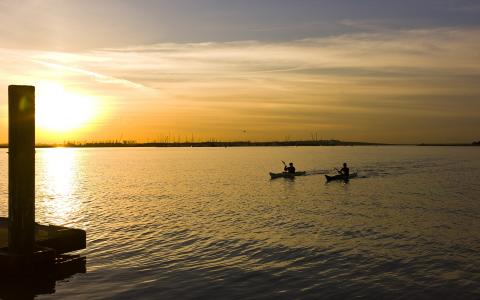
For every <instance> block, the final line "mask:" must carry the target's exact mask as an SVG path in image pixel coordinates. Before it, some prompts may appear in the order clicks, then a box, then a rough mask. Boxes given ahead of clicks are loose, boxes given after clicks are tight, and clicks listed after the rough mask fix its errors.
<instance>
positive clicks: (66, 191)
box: [37, 148, 80, 224]
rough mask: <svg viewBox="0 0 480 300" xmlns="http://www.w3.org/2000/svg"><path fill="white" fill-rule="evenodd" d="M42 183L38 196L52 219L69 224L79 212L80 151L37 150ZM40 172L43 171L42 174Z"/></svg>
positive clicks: (63, 149) (64, 149)
mask: <svg viewBox="0 0 480 300" xmlns="http://www.w3.org/2000/svg"><path fill="white" fill-rule="evenodd" d="M37 151H38V153H37V156H38V165H39V171H38V172H37V174H38V178H37V181H38V182H39V183H40V186H39V188H38V192H37V193H38V195H39V197H40V198H43V200H44V201H41V204H39V205H41V206H43V210H44V212H45V213H46V214H47V216H48V217H49V219H52V220H55V221H56V223H58V224H67V223H68V222H69V221H71V220H72V218H73V215H74V214H75V213H76V212H77V210H78V209H79V205H80V202H79V200H78V199H77V196H76V195H77V193H76V191H77V184H78V178H77V175H78V170H77V164H78V149H69V148H54V149H41V150H37ZM40 170H41V171H40Z"/></svg>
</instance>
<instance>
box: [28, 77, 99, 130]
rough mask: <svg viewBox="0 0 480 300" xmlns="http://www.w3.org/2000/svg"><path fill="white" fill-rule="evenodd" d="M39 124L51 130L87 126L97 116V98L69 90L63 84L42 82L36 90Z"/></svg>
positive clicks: (37, 120)
mask: <svg viewBox="0 0 480 300" xmlns="http://www.w3.org/2000/svg"><path fill="white" fill-rule="evenodd" d="M36 94H37V96H36V104H35V106H36V107H35V110H36V112H35V118H36V123H37V125H38V126H39V127H40V128H42V129H45V130H49V131H58V132H63V131H69V130H74V129H77V128H80V127H83V126H85V124H86V123H87V122H88V121H90V120H92V119H93V118H94V116H95V113H96V111H95V99H94V98H93V97H91V96H86V95H81V94H78V93H73V92H71V91H67V90H65V89H64V88H63V86H61V85H59V84H56V83H52V82H47V83H40V84H38V86H37V91H36Z"/></svg>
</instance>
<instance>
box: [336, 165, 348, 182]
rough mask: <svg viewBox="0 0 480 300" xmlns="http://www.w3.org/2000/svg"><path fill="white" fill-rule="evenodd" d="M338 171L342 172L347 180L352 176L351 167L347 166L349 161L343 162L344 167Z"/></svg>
mask: <svg viewBox="0 0 480 300" xmlns="http://www.w3.org/2000/svg"><path fill="white" fill-rule="evenodd" d="M338 173H340V174H342V175H343V177H344V178H345V180H348V178H349V177H350V169H349V168H348V167H347V163H343V168H341V169H340V171H338Z"/></svg>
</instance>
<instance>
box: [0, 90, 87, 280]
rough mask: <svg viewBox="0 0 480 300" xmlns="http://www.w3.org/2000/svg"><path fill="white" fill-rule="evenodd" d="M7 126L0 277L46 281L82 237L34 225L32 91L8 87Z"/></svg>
mask: <svg viewBox="0 0 480 300" xmlns="http://www.w3.org/2000/svg"><path fill="white" fill-rule="evenodd" d="M8 121H9V127H8V130H9V131H8V133H9V137H8V139H9V144H8V148H9V152H8V218H5V217H0V274H9V275H13V274H20V275H21V276H22V275H31V274H33V273H35V274H41V275H46V276H48V275H51V273H52V272H53V271H54V270H55V269H56V267H55V265H56V264H59V263H64V262H68V261H72V259H69V258H66V259H65V257H66V256H62V255H63V254H65V253H68V252H73V251H78V250H81V249H84V248H85V247H86V232H85V231H84V230H81V229H75V228H67V227H62V226H55V225H41V224H38V223H37V222H35V87H33V86H19V85H11V86H9V87H8ZM80 261H82V260H80ZM83 261H85V259H83ZM83 268H84V264H83ZM52 270H53V271H52Z"/></svg>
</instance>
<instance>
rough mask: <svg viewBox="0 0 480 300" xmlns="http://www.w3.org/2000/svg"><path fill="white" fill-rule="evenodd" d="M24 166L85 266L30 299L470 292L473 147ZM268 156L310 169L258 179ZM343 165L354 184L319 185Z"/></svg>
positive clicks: (137, 155) (104, 153)
mask: <svg viewBox="0 0 480 300" xmlns="http://www.w3.org/2000/svg"><path fill="white" fill-rule="evenodd" d="M0 153H1V154H3V155H1V156H0V196H1V197H2V199H4V200H3V201H2V202H1V204H0V215H4V216H5V215H6V214H7V154H6V149H3V150H2V151H1V152H0ZM36 159H37V164H36V172H37V175H36V176H37V177H36V180H37V183H36V185H37V186H36V193H37V198H36V207H37V211H36V214H37V221H39V222H41V223H52V224H58V225H67V226H72V227H77V228H82V229H84V230H86V231H87V239H88V247H87V249H86V250H84V251H81V252H80V254H81V255H84V256H85V257H86V259H87V273H85V274H76V275H74V276H72V277H70V278H68V279H64V280H61V281H58V282H56V287H55V293H54V294H42V293H41V292H35V293H36V294H38V295H37V297H38V299H63V298H67V297H68V299H75V298H79V299H106V298H109V299H111V298H114V299H149V298H151V299H160V298H162V299H163V298H165V299H168V298H177V299H178V298H180V299H198V298H204V299H226V298H229V299H235V298H236V299H246V298H250V299H266V298H268V299H270V298H274V299H293V298H305V299H319V298H322V299H329V298H334V299H336V298H339V299H341V298H354V297H357V298H358V297H360V298H361V297H367V298H389V299H394V298H397V299H412V298H422V299H429V298H432V299H433V298H443V299H445V298H458V299H475V298H477V299H478V298H479V297H480V284H479V283H480V148H459V147H297V148H296V147H282V148H280V147H256V148H121V149H116V148H115V149H113V148H105V149H100V148H97V149H39V150H37V154H36ZM281 160H285V161H294V162H295V165H296V166H297V169H299V170H307V171H308V173H309V174H310V175H308V176H304V177H298V178H296V179H294V180H290V179H283V178H281V179H276V180H270V179H269V176H268V172H269V171H275V170H281V168H282V164H281ZM343 161H348V162H349V165H350V167H351V171H358V172H359V175H360V177H361V178H358V179H353V180H351V181H350V183H347V184H346V183H343V182H332V183H329V184H325V180H324V176H323V175H322V174H324V173H327V172H332V168H333V167H335V166H340V164H341V163H343ZM2 289H12V290H10V291H7V292H9V293H10V294H12V293H13V294H15V293H16V291H15V290H14V289H15V287H4V286H3V287H2ZM23 289H25V287H23Z"/></svg>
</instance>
